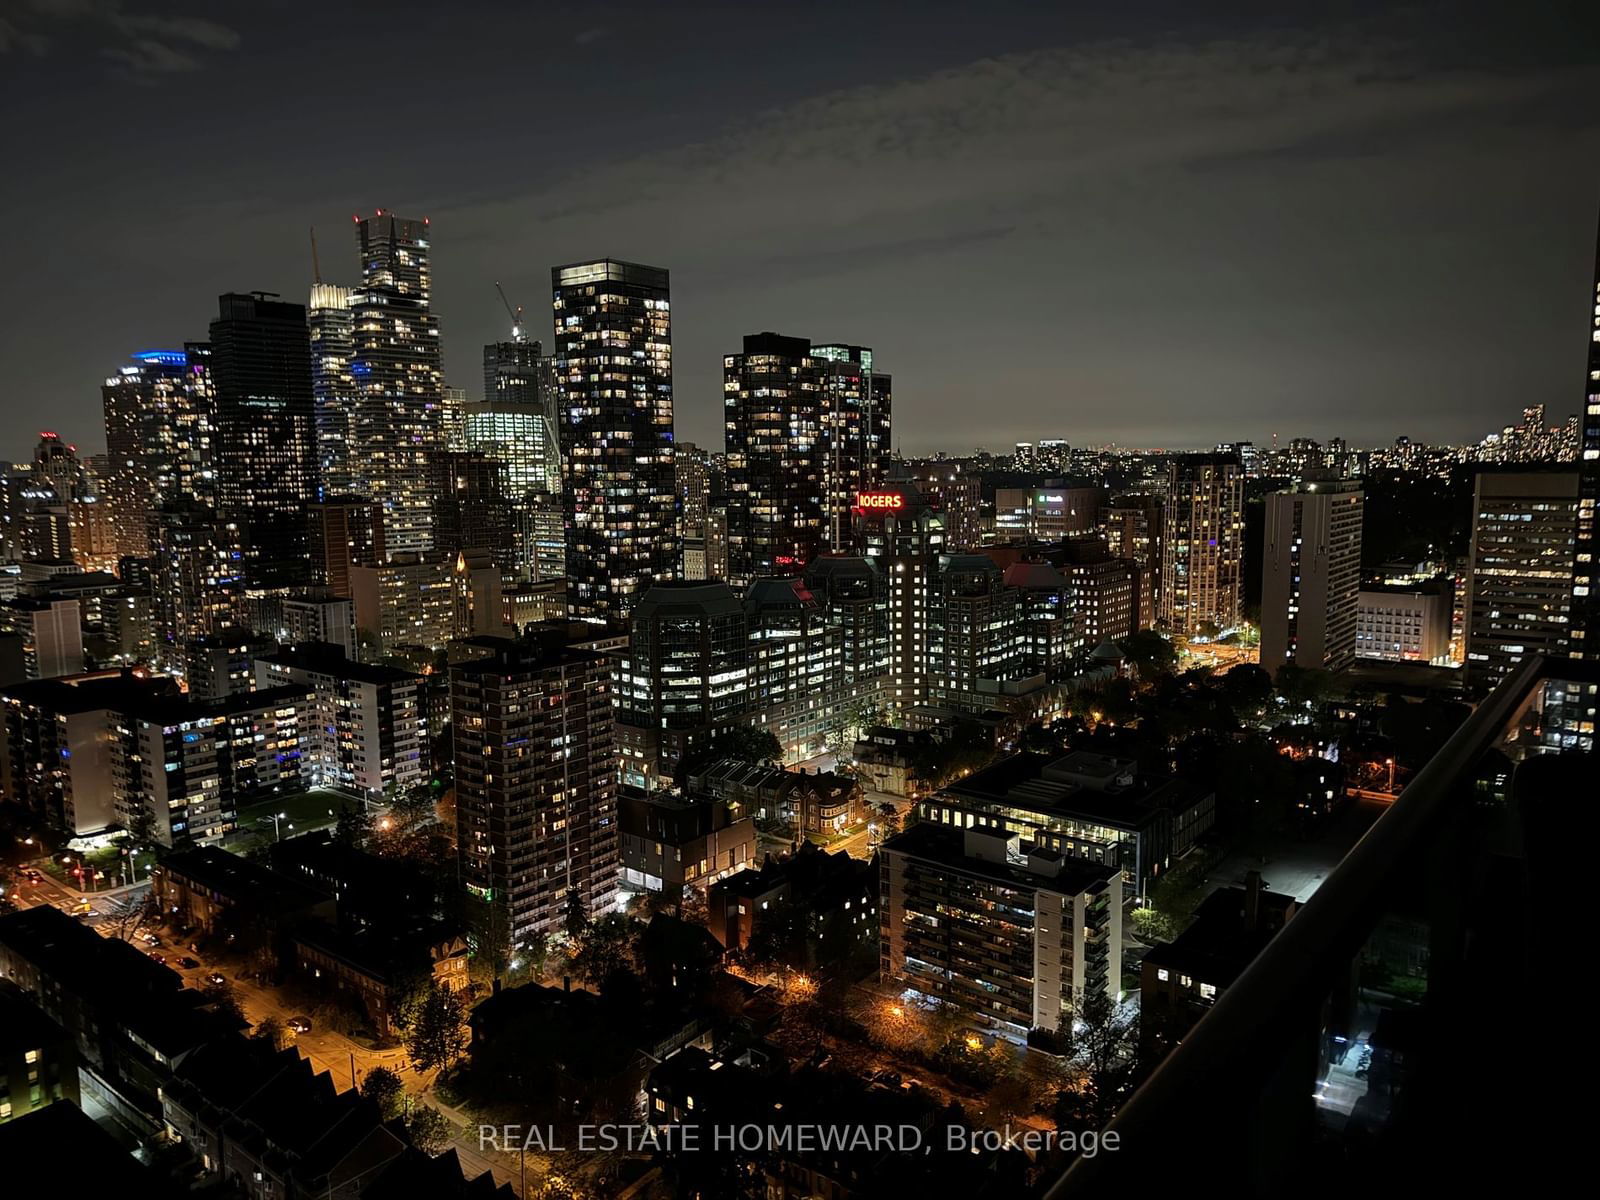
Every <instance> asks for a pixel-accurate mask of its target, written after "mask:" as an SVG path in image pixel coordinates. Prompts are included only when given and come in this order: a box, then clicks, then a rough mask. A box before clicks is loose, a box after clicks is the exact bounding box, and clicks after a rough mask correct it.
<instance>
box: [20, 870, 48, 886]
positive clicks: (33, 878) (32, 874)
mask: <svg viewBox="0 0 1600 1200" xmlns="http://www.w3.org/2000/svg"><path fill="white" fill-rule="evenodd" d="M22 877H23V878H24V879H26V880H27V881H28V882H29V883H43V882H44V876H43V875H41V874H39V872H38V871H36V870H34V869H33V868H32V867H29V868H28V869H27V870H26V871H24V872H23V873H22Z"/></svg>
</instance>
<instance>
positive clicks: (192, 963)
mask: <svg viewBox="0 0 1600 1200" xmlns="http://www.w3.org/2000/svg"><path fill="white" fill-rule="evenodd" d="M178 965H179V966H180V967H182V968H183V969H184V970H185V971H192V970H194V969H195V968H196V967H198V966H199V965H200V960H199V959H197V958H190V957H189V956H188V955H187V954H185V955H184V956H183V957H182V958H180V959H179V960H178Z"/></svg>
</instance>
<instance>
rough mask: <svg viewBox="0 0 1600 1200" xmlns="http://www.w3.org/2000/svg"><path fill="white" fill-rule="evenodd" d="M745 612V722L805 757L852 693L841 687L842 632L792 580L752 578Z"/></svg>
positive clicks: (805, 589)
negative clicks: (747, 655) (747, 651)
mask: <svg viewBox="0 0 1600 1200" xmlns="http://www.w3.org/2000/svg"><path fill="white" fill-rule="evenodd" d="M744 611H745V620H746V623H747V628H748V632H749V647H750V651H749V664H750V674H749V690H748V692H747V694H746V700H745V703H746V706H747V707H748V710H749V715H748V720H749V721H750V723H751V724H753V725H757V726H760V727H761V728H764V729H766V730H768V731H770V732H771V733H772V735H773V736H774V737H776V738H777V739H778V741H779V742H780V743H781V744H782V746H783V748H784V750H785V752H787V753H788V754H790V755H793V756H794V757H796V758H808V757H810V755H811V754H812V753H813V752H815V751H816V750H819V749H820V748H821V747H822V742H823V739H824V737H825V736H826V734H827V731H828V727H829V725H830V723H831V721H832V719H833V717H834V716H835V714H837V713H838V712H839V710H840V709H841V708H843V706H844V704H845V702H846V701H847V700H848V699H849V698H850V696H851V694H852V693H849V692H847V691H846V690H845V676H844V630H843V629H842V628H841V627H840V626H839V624H838V623H837V622H834V621H831V620H829V619H828V614H827V612H826V610H825V609H824V608H823V606H822V604H821V603H820V602H819V600H818V599H817V597H816V596H814V595H813V594H812V592H811V589H810V588H809V587H807V586H806V584H805V583H804V582H803V581H801V580H800V579H797V578H765V579H757V580H755V581H754V582H752V583H751V584H750V587H749V590H748V591H747V592H746V593H745V597H744Z"/></svg>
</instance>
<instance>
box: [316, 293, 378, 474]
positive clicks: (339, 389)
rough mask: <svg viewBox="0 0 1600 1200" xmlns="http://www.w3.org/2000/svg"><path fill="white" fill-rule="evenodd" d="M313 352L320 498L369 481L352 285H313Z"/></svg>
mask: <svg viewBox="0 0 1600 1200" xmlns="http://www.w3.org/2000/svg"><path fill="white" fill-rule="evenodd" d="M306 333H307V335H308V341H309V344H310V350H311V394H312V397H313V400H314V404H315V407H316V417H315V426H316V438H317V486H318V496H319V497H325V496H338V495H344V494H347V493H349V492H352V491H354V490H355V489H356V488H357V487H358V486H361V485H362V484H363V483H364V482H365V479H366V474H365V472H364V471H362V469H361V467H360V465H359V458H360V448H359V443H358V441H357V439H358V437H359V431H358V422H357V404H358V396H357V392H356V380H355V375H354V374H353V370H352V368H353V367H354V365H355V314H354V312H352V310H351V308H350V289H349V288H346V287H338V286H337V285H335V284H331V283H323V282H322V281H321V280H320V279H319V280H317V282H316V283H314V284H312V285H311V303H310V305H309V306H308V307H307V308H306Z"/></svg>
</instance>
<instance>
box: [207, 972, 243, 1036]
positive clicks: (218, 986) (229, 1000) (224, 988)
mask: <svg viewBox="0 0 1600 1200" xmlns="http://www.w3.org/2000/svg"><path fill="white" fill-rule="evenodd" d="M200 994H201V995H202V996H204V997H205V1002H206V1003H207V1004H209V1005H210V1006H211V1007H212V1008H213V1009H215V1010H216V1011H217V1012H219V1013H221V1014H222V1015H223V1016H225V1017H232V1018H233V1019H234V1020H236V1021H238V1022H239V1023H240V1024H241V1025H247V1024H249V1022H248V1021H247V1020H246V1019H245V1015H244V1008H243V1006H242V1005H240V1003H239V997H238V996H236V995H235V994H234V991H233V984H231V983H229V982H228V981H227V980H226V979H224V980H223V981H222V982H221V983H208V984H206V985H205V987H203V988H201V989H200Z"/></svg>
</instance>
